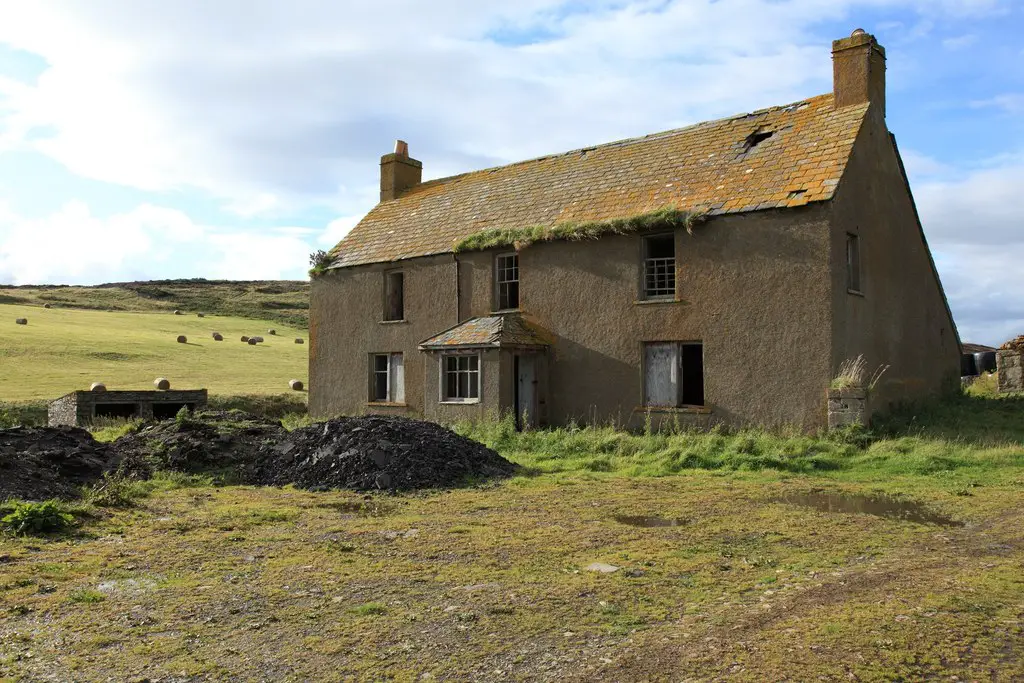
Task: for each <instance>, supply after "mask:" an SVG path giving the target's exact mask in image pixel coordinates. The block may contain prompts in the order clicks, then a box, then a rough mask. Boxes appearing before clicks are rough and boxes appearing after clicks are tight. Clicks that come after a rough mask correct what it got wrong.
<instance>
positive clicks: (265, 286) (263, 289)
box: [0, 279, 309, 327]
mask: <svg viewBox="0 0 1024 683" xmlns="http://www.w3.org/2000/svg"><path fill="white" fill-rule="evenodd" d="M47 303H48V304H51V305H52V306H54V307H55V308H78V309H88V310H102V311H107V310H113V311H153V312H173V311H174V310H176V309H177V310H182V311H184V312H186V313H189V314H193V315H194V314H195V313H197V312H200V311H201V312H204V313H214V314H218V315H229V316H238V317H243V318H255V319H259V320H273V321H275V322H279V323H287V324H290V325H295V326H297V327H306V326H307V325H308V324H309V315H308V312H309V283H308V282H305V281H298V280H266V281H237V280H201V279H198V280H153V281H151V282H114V283H110V284H106V285H98V286H96V287H77V286H76V287H68V286H63V285H40V286H26V287H3V286H0V304H13V305H36V306H41V305H43V304H47Z"/></svg>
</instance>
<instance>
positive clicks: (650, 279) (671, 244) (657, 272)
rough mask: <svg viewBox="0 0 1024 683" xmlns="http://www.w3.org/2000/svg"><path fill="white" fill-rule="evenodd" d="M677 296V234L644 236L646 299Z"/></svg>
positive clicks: (644, 296)
mask: <svg viewBox="0 0 1024 683" xmlns="http://www.w3.org/2000/svg"><path fill="white" fill-rule="evenodd" d="M675 296H676V239H675V235H653V236H651V237H645V238H644V281H643V298H644V299H673V298H675Z"/></svg>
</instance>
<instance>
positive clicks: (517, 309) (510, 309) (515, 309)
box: [488, 308, 522, 315]
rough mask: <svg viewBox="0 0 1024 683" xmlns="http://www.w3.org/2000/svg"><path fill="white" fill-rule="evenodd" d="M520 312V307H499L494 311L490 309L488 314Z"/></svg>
mask: <svg viewBox="0 0 1024 683" xmlns="http://www.w3.org/2000/svg"><path fill="white" fill-rule="evenodd" d="M520 312H522V309H520V308H499V309H498V310H496V311H491V312H490V313H489V314H488V315H502V314H505V313H520Z"/></svg>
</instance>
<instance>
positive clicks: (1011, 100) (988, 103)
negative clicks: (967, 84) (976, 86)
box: [971, 93, 1024, 114]
mask: <svg viewBox="0 0 1024 683" xmlns="http://www.w3.org/2000/svg"><path fill="white" fill-rule="evenodd" d="M971 106H972V107H974V108H975V109H983V108H987V107H995V108H997V109H1003V110H1005V111H1006V112H1007V113H1010V114H1020V113H1024V93H1006V94H1003V95H996V96H995V97H990V98H989V99H987V100H975V101H974V102H971Z"/></svg>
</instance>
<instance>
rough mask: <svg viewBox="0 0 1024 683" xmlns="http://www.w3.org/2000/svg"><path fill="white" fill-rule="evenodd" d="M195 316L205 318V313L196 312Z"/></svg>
mask: <svg viewBox="0 0 1024 683" xmlns="http://www.w3.org/2000/svg"><path fill="white" fill-rule="evenodd" d="M196 317H197V318H205V317H206V314H205V313H196Z"/></svg>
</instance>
